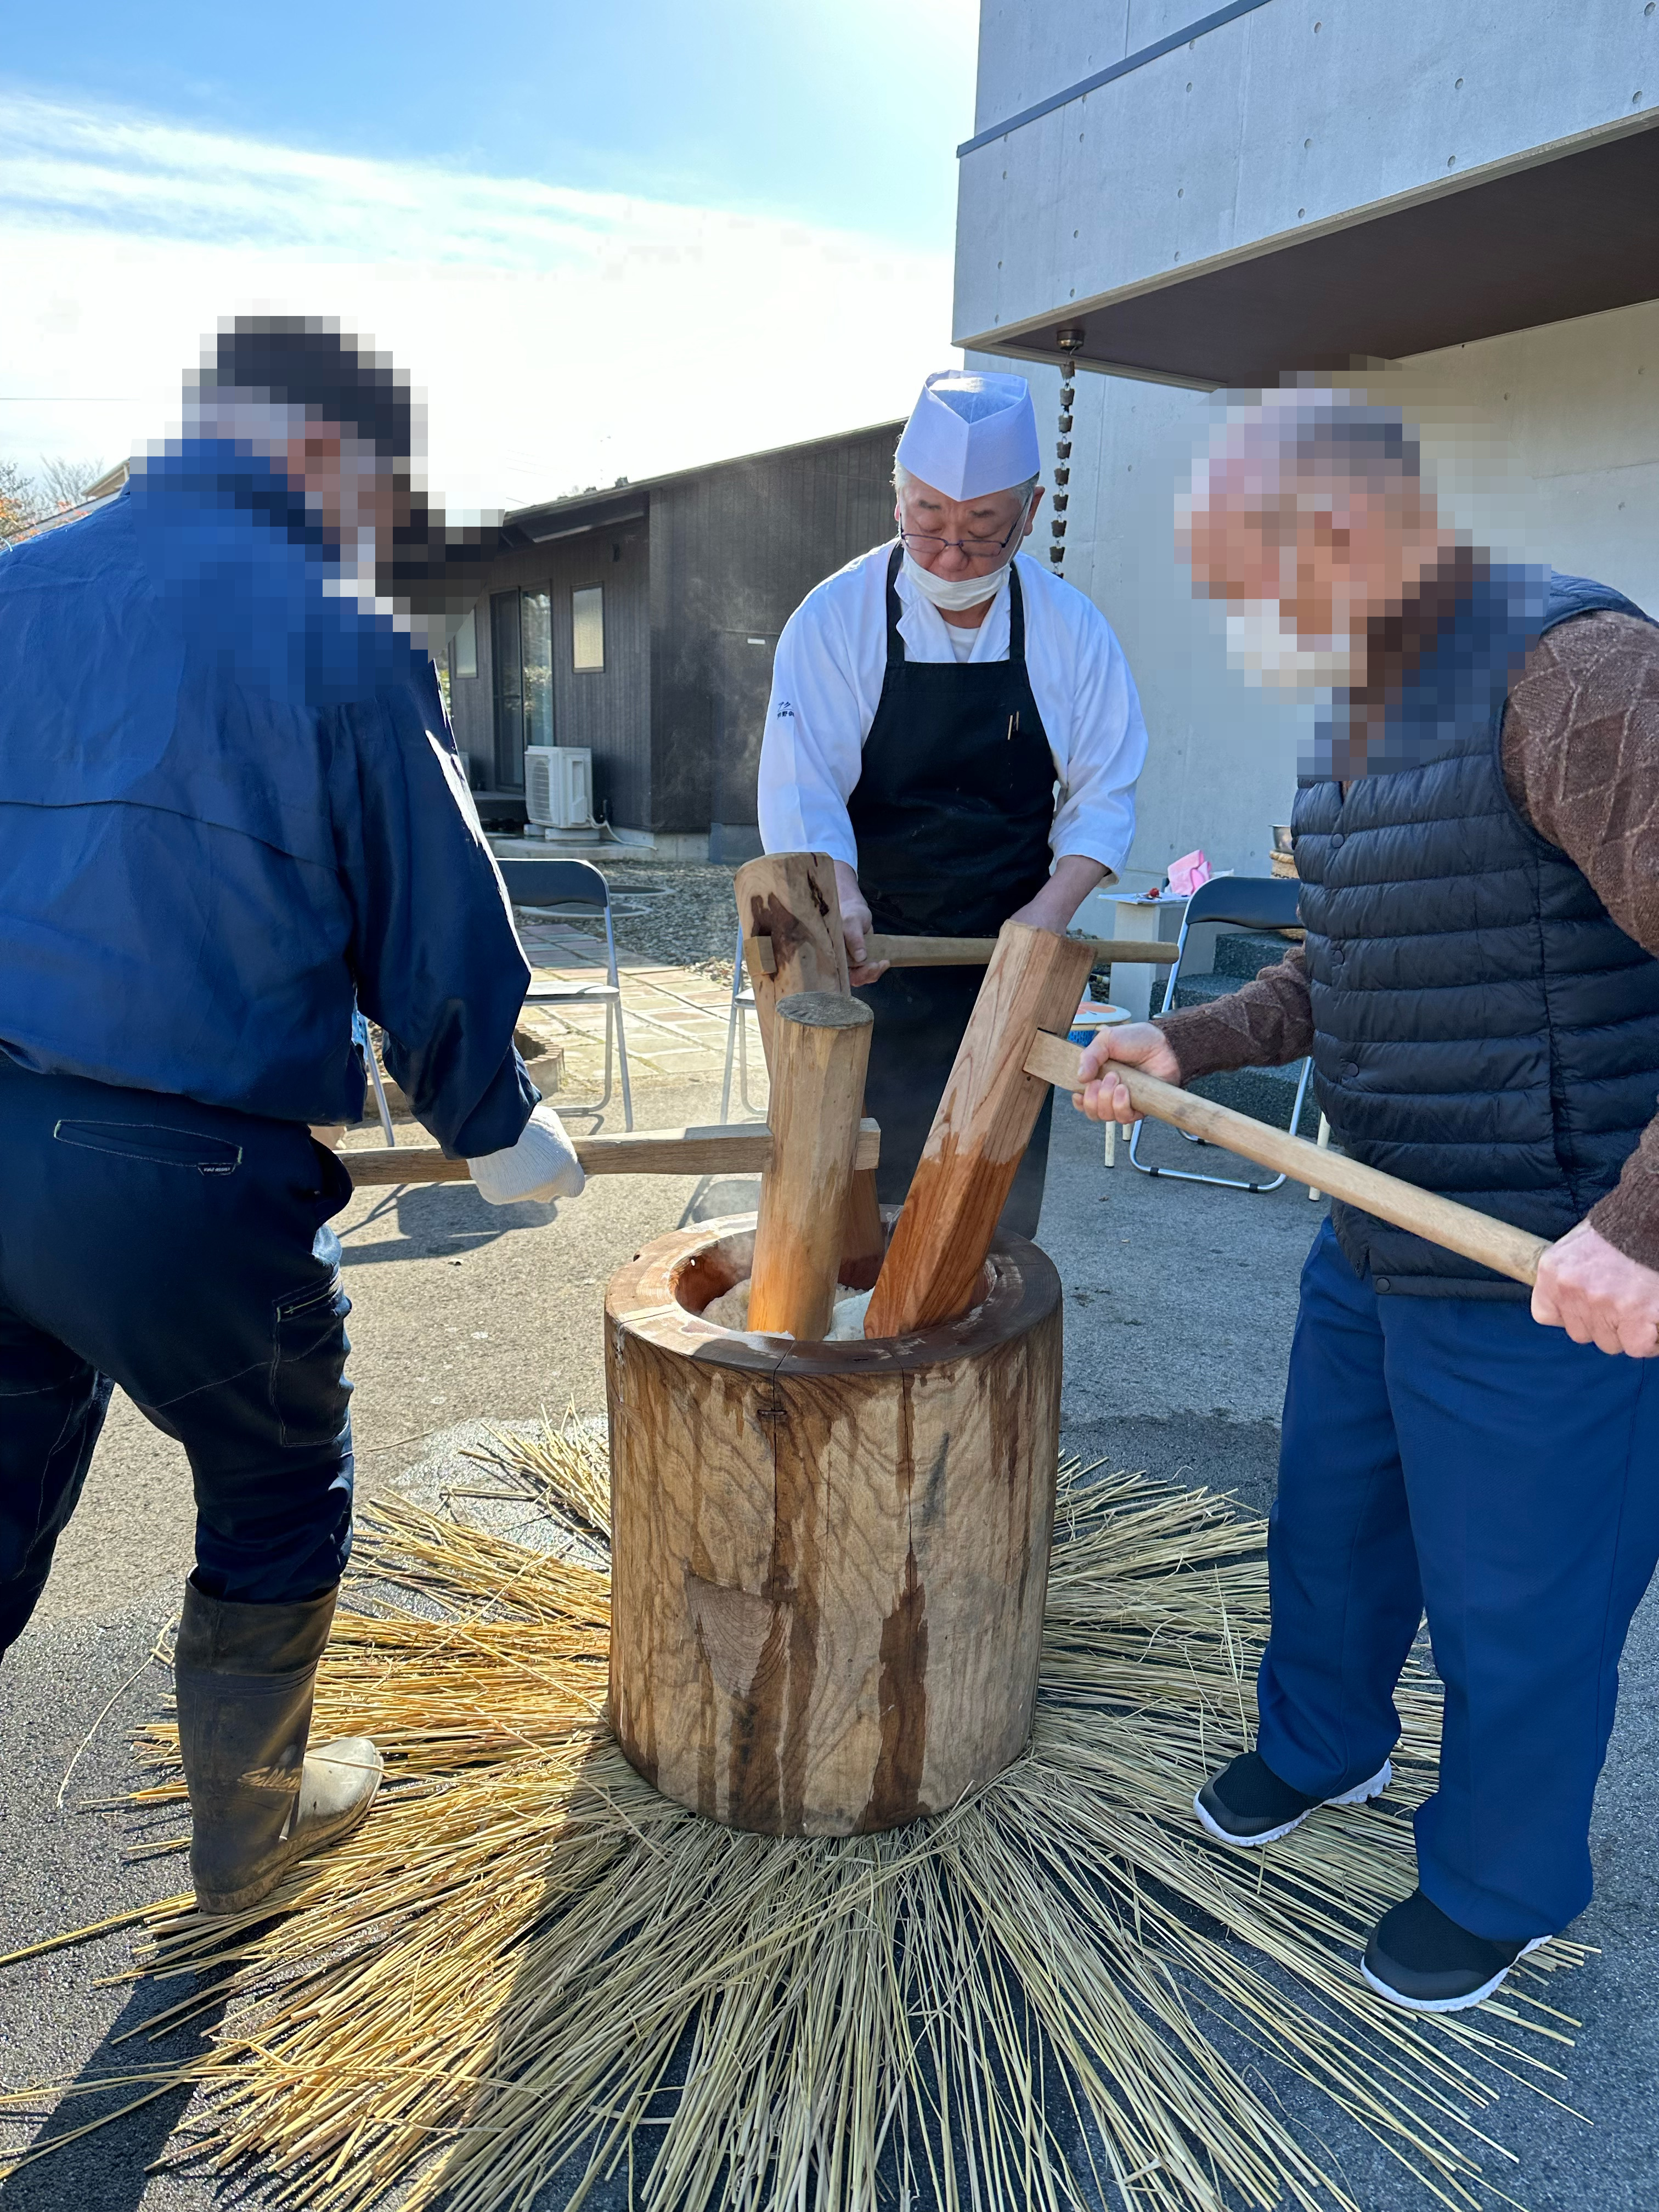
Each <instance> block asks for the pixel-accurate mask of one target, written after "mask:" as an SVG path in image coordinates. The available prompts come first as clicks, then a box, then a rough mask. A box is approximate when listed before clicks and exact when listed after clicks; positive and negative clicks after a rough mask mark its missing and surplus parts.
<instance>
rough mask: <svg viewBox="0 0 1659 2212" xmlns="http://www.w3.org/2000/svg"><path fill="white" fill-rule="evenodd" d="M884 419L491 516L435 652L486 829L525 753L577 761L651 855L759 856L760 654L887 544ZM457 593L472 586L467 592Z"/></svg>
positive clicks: (614, 817)
mask: <svg viewBox="0 0 1659 2212" xmlns="http://www.w3.org/2000/svg"><path fill="white" fill-rule="evenodd" d="M901 428H902V424H901V423H899V422H883V423H878V424H876V425H875V426H873V427H872V428H868V429H863V430H854V431H849V432H848V433H846V434H844V435H842V436H839V437H834V438H815V439H812V440H811V441H808V442H807V443H806V444H804V445H799V446H785V447H780V448H778V449H777V450H776V451H775V452H772V453H749V454H745V455H744V456H743V457H742V458H741V459H738V460H731V461H716V462H713V463H711V464H710V465H708V466H707V467H704V468H696V469H683V470H680V471H677V472H676V473H675V474H673V475H671V476H663V477H652V478H651V479H649V480H648V481H647V482H644V483H619V484H616V485H613V486H612V487H611V489H609V490H606V491H589V492H584V493H581V494H580V495H574V496H572V497H570V498H568V499H559V500H552V501H549V502H548V503H547V504H546V505H545V506H543V507H521V508H520V509H519V510H518V511H517V512H516V513H512V514H509V515H507V517H506V518H505V519H504V520H503V523H502V525H501V530H500V532H499V533H498V534H497V536H496V538H495V540H494V543H493V545H492V547H491V548H490V549H489V550H487V551H486V552H485V555H484V557H483V559H482V560H481V561H480V562H479V563H478V566H477V568H476V570H474V571H472V572H471V573H473V574H476V576H477V587H478V588H477V597H476V598H475V599H473V600H472V603H471V606H470V607H469V608H468V610H467V611H466V612H465V615H464V616H463V617H462V618H461V622H460V626H459V629H457V630H456V631H455V633H454V635H453V636H452V637H451V640H450V642H449V647H448V655H449V690H450V708H451V714H452V718H453V722H454V726H455V736H456V739H457V742H458V743H459V745H460V747H461V749H462V750H463V751H464V752H465V754H466V755H467V757H468V760H469V763H470V768H471V780H472V783H473V785H474V787H475V789H476V790H477V793H478V795H479V799H480V805H481V811H483V814H484V816H485V818H486V820H487V821H489V823H491V824H492V826H494V825H495V824H501V825H502V826H506V825H507V824H508V823H511V822H512V821H513V819H515V818H517V819H520V820H521V819H522V818H523V793H524V750H525V747H526V745H527V744H556V745H586V746H587V747H589V748H590V749H591V750H592V756H593V803H594V810H595V811H596V813H599V814H600V815H602V816H603V817H605V818H606V819H607V820H609V821H610V822H611V823H612V825H613V826H614V827H616V828H617V829H633V830H647V831H649V832H650V833H651V834H652V835H653V837H654V838H655V839H656V841H657V844H658V848H659V850H660V851H663V852H664V853H665V854H676V853H678V854H679V855H681V856H682V857H685V858H690V857H694V856H696V855H699V854H701V853H702V851H703V850H704V849H705V847H704V843H703V841H704V840H707V847H706V849H707V851H708V857H709V858H710V859H712V860H728V861H730V860H744V859H746V858H748V857H749V856H750V854H753V853H755V852H757V851H758V850H759V843H758V840H757V836H756V831H755V775H756V769H757V764H758V761H759V757H760V741H761V734H762V731H763V727H764V725H765V720H766V702H767V697H768V694H769V690H770V685H771V678H772V654H773V650H774V648H775V646H776V644H777V641H778V633H779V632H780V631H781V629H782V628H783V625H784V623H785V622H786V621H787V619H788V617H789V616H790V614H791V613H792V611H793V609H794V608H795V607H796V606H797V605H799V602H800V600H801V599H804V598H805V594H806V593H807V592H809V591H810V590H811V587H812V586H813V585H814V584H816V583H817V582H818V581H819V580H821V579H822V578H823V577H824V576H827V575H829V574H831V573H832V572H833V571H834V570H835V569H836V568H840V567H842V565H843V563H844V562H848V561H849V560H851V559H852V558H853V557H854V555H855V554H859V553H862V552H865V551H866V550H868V549H869V548H870V547H871V546H872V545H878V544H881V543H882V542H883V540H884V539H885V538H889V537H890V535H891V534H892V529H893V489H892V481H891V479H892V467H893V448H894V446H895V444H896V441H897V437H898V433H899V431H900V429H901ZM468 589H469V591H470V590H471V584H470V583H469V586H468Z"/></svg>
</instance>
